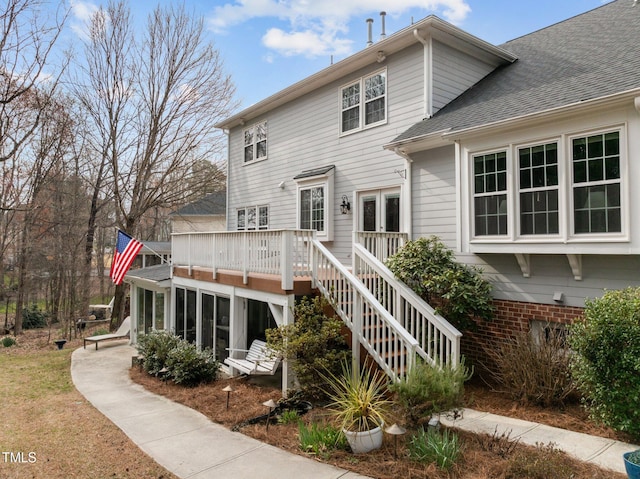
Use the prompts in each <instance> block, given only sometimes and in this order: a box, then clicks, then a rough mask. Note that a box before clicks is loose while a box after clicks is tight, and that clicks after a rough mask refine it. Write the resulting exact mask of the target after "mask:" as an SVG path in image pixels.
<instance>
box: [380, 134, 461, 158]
mask: <svg viewBox="0 0 640 479" xmlns="http://www.w3.org/2000/svg"><path fill="white" fill-rule="evenodd" d="M450 130H451V128H445V129H443V130H439V131H434V132H432V133H428V134H426V135H420V136H415V137H413V138H405V139H403V140H399V141H394V142H391V143H387V144H386V145H383V146H382V147H383V148H384V149H385V150H390V151H395V152H398V153H400V154H401V155H410V154H412V153H415V152H416V151H424V150H430V149H432V148H438V147H440V146H447V145H449V144H451V140H447V139H445V138H444V135H445V134H446V133H448V132H449V131H450Z"/></svg>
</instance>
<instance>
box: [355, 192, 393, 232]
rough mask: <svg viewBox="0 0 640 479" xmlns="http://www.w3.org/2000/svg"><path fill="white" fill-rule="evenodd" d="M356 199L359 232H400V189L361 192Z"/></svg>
mask: <svg viewBox="0 0 640 479" xmlns="http://www.w3.org/2000/svg"><path fill="white" fill-rule="evenodd" d="M358 197H359V202H358V203H359V204H358V207H359V215H358V216H359V222H360V224H359V225H358V228H359V230H360V231H380V232H399V231H400V188H388V189H384V190H371V191H363V192H360V193H359V195H358Z"/></svg>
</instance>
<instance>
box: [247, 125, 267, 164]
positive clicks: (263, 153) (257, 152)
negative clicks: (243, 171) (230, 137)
mask: <svg viewBox="0 0 640 479" xmlns="http://www.w3.org/2000/svg"><path fill="white" fill-rule="evenodd" d="M266 158H267V122H266V121H265V122H262V123H256V124H255V125H253V126H251V127H250V128H247V129H246V130H244V162H245V163H249V162H251V161H255V160H264V159H266Z"/></svg>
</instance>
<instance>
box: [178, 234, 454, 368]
mask: <svg viewBox="0 0 640 479" xmlns="http://www.w3.org/2000/svg"><path fill="white" fill-rule="evenodd" d="M354 239H355V240H356V242H355V243H354V245H353V254H354V262H353V273H352V272H350V271H349V270H348V268H347V267H346V266H345V265H343V264H342V263H341V262H340V261H338V259H336V258H335V257H334V256H333V255H332V254H331V252H330V251H329V250H328V249H327V248H326V247H325V246H324V245H322V243H320V242H319V241H317V240H316V239H315V233H314V232H313V231H306V230H265V231H246V232H245V231H224V232H210V233H174V234H173V235H172V236H171V252H172V263H173V265H174V266H181V267H186V268H188V269H189V273H191V271H192V269H193V268H204V269H206V270H211V271H212V275H213V278H214V279H215V278H216V275H217V274H218V271H220V270H231V271H237V272H241V273H242V275H243V278H244V281H245V283H247V281H248V275H249V274H252V273H253V274H267V275H277V276H280V278H281V282H282V283H281V284H282V289H283V290H292V289H293V279H294V277H296V276H309V277H311V278H312V281H313V283H314V286H315V287H317V288H318V290H320V292H321V293H322V294H323V295H325V297H327V298H328V299H330V301H331V302H332V304H333V306H334V307H335V308H336V310H337V312H338V314H339V315H340V317H341V318H342V320H343V321H344V322H345V324H347V326H348V327H349V328H350V329H351V331H352V334H353V338H354V341H357V342H359V343H360V344H362V345H363V346H364V347H365V349H366V350H367V351H368V352H369V354H370V355H371V356H372V357H373V358H374V359H375V360H376V362H377V363H378V364H379V365H380V367H381V368H382V369H383V370H384V371H385V372H386V373H387V374H388V375H389V376H390V377H391V378H393V379H394V380H395V379H397V378H398V377H402V376H404V375H405V374H406V373H407V372H408V370H409V369H410V368H411V366H412V365H413V364H414V362H415V360H416V357H417V356H421V357H422V358H424V359H425V360H426V361H428V362H430V363H432V364H451V365H453V366H455V365H457V364H458V362H459V360H460V337H461V334H460V332H458V331H457V330H456V329H455V328H454V327H453V326H451V325H450V324H449V323H448V322H447V321H446V320H445V319H444V318H442V317H441V316H439V315H437V314H435V312H434V310H433V308H431V307H430V306H429V305H428V304H426V303H425V302H424V301H423V300H422V299H421V298H420V297H419V296H418V295H416V294H415V293H414V292H413V291H411V290H410V289H409V288H408V287H406V286H405V285H404V284H403V283H401V282H399V281H398V280H396V279H395V278H394V276H393V274H392V273H391V272H390V271H389V270H388V269H387V268H386V267H385V266H384V265H383V264H382V261H383V260H384V259H386V258H387V257H389V256H390V255H392V254H394V253H395V252H396V251H397V250H398V248H399V247H400V246H401V245H403V244H404V243H405V242H406V235H405V234H403V233H369V232H366V233H356V235H355V237H354ZM371 249H373V252H375V255H374V254H372V252H371ZM376 257H377V258H376ZM353 349H354V351H359V347H357V343H354V345H353Z"/></svg>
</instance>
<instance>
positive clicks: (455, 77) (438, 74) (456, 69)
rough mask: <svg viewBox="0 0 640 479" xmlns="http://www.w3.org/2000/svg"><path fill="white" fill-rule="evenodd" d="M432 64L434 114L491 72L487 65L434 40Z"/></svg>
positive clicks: (490, 67)
mask: <svg viewBox="0 0 640 479" xmlns="http://www.w3.org/2000/svg"><path fill="white" fill-rule="evenodd" d="M432 63H433V112H434V113H435V112H437V111H438V110H439V109H440V108H442V107H443V106H445V105H446V104H447V103H449V102H451V101H452V100H454V99H455V98H457V97H458V96H459V95H460V94H461V93H462V92H464V91H465V90H467V89H469V88H470V87H471V86H473V85H474V84H476V83H477V82H478V81H479V80H481V79H482V78H483V77H485V76H486V75H488V74H489V73H491V71H492V70H493V67H492V66H490V65H488V64H487V63H484V62H482V61H480V60H478V59H477V58H473V57H472V56H470V55H468V54H466V53H463V52H461V51H460V50H456V49H454V48H451V47H450V46H448V45H445V44H444V43H441V42H438V41H436V40H434V41H433V59H432Z"/></svg>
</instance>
